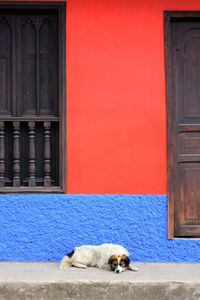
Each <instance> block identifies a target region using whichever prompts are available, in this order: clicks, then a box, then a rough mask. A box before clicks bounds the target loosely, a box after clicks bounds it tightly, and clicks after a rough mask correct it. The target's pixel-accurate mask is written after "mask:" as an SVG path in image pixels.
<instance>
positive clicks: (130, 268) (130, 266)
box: [128, 263, 138, 271]
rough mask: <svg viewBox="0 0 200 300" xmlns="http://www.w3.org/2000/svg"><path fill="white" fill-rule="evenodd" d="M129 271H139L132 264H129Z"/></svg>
mask: <svg viewBox="0 0 200 300" xmlns="http://www.w3.org/2000/svg"><path fill="white" fill-rule="evenodd" d="M128 269H129V270H131V271H138V268H137V267H135V266H134V265H133V264H132V263H130V264H129V266H128Z"/></svg>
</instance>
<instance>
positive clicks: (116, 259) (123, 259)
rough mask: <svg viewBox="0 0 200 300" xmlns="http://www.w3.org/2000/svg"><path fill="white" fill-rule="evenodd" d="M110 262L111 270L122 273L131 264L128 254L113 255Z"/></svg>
mask: <svg viewBox="0 0 200 300" xmlns="http://www.w3.org/2000/svg"><path fill="white" fill-rule="evenodd" d="M108 264H109V265H110V270H111V271H114V272H115V273H121V272H123V271H125V270H126V269H127V268H128V266H129V264H130V259H129V257H128V256H127V255H125V254H123V255H112V256H111V257H110V258H109V261H108Z"/></svg>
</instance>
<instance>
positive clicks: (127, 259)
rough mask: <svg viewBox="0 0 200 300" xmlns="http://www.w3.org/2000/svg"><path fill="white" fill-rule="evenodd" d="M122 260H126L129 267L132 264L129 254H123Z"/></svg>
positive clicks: (126, 265)
mask: <svg viewBox="0 0 200 300" xmlns="http://www.w3.org/2000/svg"><path fill="white" fill-rule="evenodd" d="M121 260H123V261H124V264H125V267H128V266H129V264H130V258H129V257H128V256H127V255H122V258H121Z"/></svg>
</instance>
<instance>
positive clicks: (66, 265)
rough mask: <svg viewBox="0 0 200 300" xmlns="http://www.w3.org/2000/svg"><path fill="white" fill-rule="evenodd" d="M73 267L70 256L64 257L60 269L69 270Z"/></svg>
mask: <svg viewBox="0 0 200 300" xmlns="http://www.w3.org/2000/svg"><path fill="white" fill-rule="evenodd" d="M71 266H72V263H71V259H70V258H69V256H64V257H63V259H62V260H61V263H60V269H67V268H70V267H71Z"/></svg>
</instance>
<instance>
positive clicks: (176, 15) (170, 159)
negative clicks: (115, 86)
mask: <svg viewBox="0 0 200 300" xmlns="http://www.w3.org/2000/svg"><path fill="white" fill-rule="evenodd" d="M192 18H198V19H200V12H199V11H165V12H164V43H165V75H166V100H167V173H168V238H169V239H173V238H175V230H174V228H175V226H174V224H175V184H176V182H175V180H174V178H175V176H174V172H175V163H176V161H175V157H174V153H175V152H176V140H175V138H174V136H175V132H176V131H175V130H176V124H175V109H174V95H175V91H174V85H173V70H172V53H171V47H170V45H171V42H172V38H171V24H172V22H173V21H176V20H177V21H178V20H181V19H192Z"/></svg>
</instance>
